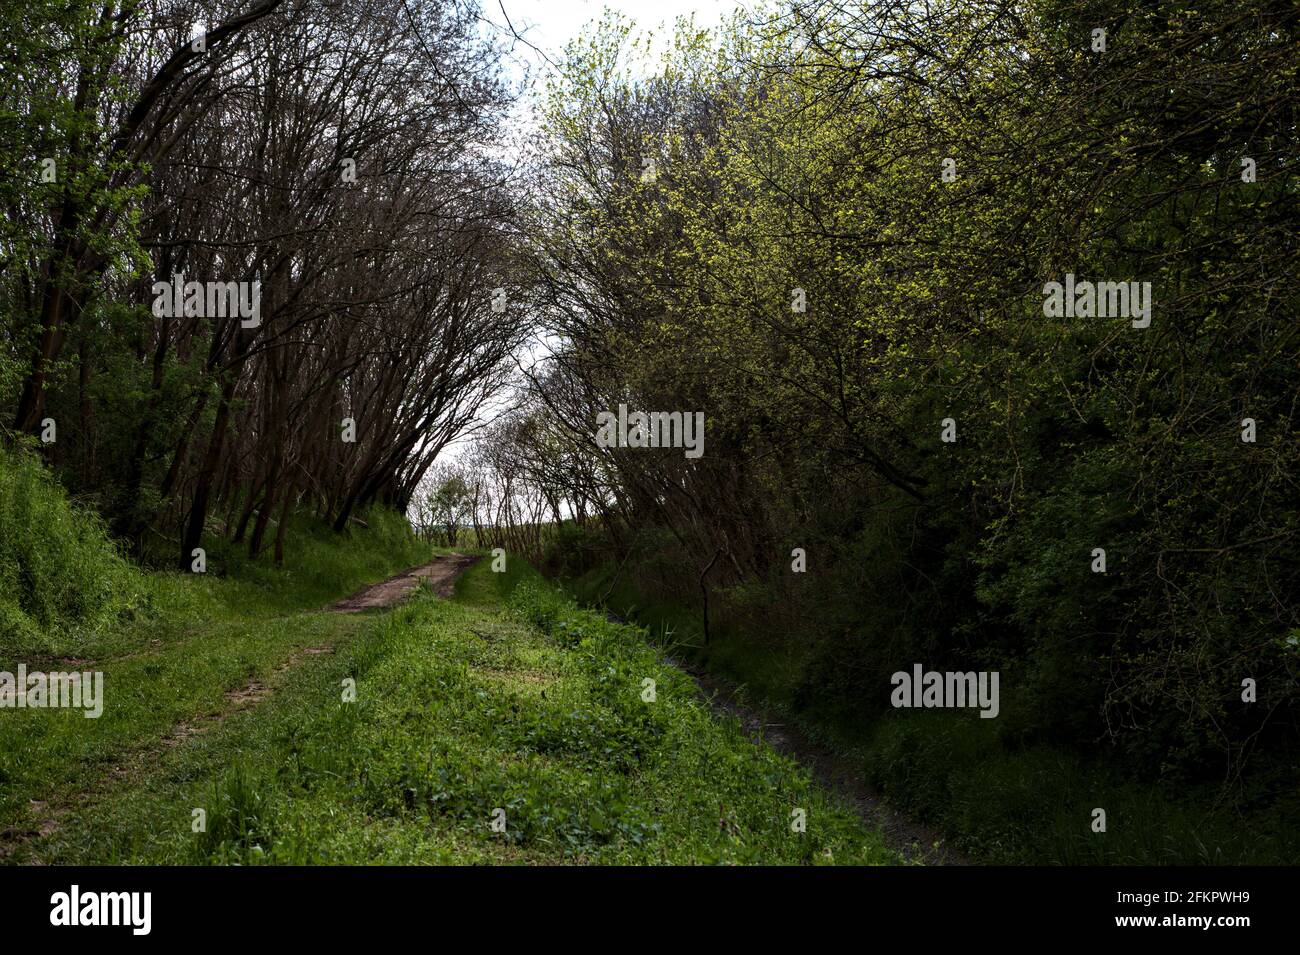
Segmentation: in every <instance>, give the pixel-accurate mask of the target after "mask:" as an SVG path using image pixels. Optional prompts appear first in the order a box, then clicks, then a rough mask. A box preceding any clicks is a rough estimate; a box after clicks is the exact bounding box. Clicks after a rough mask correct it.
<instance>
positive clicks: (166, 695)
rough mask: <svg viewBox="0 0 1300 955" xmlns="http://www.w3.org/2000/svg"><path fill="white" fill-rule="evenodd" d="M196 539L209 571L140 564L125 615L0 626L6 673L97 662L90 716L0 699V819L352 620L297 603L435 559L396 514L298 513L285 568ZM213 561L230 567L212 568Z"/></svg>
mask: <svg viewBox="0 0 1300 955" xmlns="http://www.w3.org/2000/svg"><path fill="white" fill-rule="evenodd" d="M205 543H206V544H207V546H208V547H209V552H210V554H212V555H213V557H214V561H213V563H212V564H210V567H211V569H212V570H213V572H212V573H209V574H207V575H204V576H198V575H187V574H181V573H177V572H171V571H168V572H155V573H137V574H135V579H134V584H135V586H136V587H137V588H138V591H137V593H136V599H135V600H134V603H135V604H136V605H138V606H140V607H143V608H146V609H145V610H144V611H143V612H141V613H138V614H137V615H136V619H134V620H131V621H120V622H119V624H118V625H117V626H110V625H100V626H99V627H97V628H94V629H91V628H84V629H81V628H67V629H56V630H52V631H50V632H48V633H46V634H42V635H39V636H38V637H36V638H34V639H35V640H39V643H37V644H36V645H35V646H33V645H32V642H31V641H29V640H23V639H21V637H22V636H25V635H21V634H19V633H17V632H14V631H10V632H8V633H6V634H4V635H3V638H0V670H5V671H8V672H11V673H12V672H15V671H16V669H17V665H18V663H20V662H22V663H26V664H27V667H28V669H29V670H36V669H44V670H51V671H54V670H57V671H68V670H78V671H96V670H98V671H102V672H103V673H104V712H103V715H102V716H100V717H99V718H98V719H87V718H86V717H85V716H84V715H83V714H82V713H81V712H79V711H72V710H58V709H46V710H35V709H5V710H0V831H3V830H5V829H6V828H8V827H9V826H13V825H18V826H19V827H20V828H21V827H23V826H24V825H25V824H26V820H27V817H28V804H29V801H30V800H40V801H44V802H50V803H52V804H55V805H60V804H62V803H64V802H66V801H67V800H68V798H70V797H71V796H72V795H73V794H75V793H76V792H77V791H78V790H79V789H80V788H81V787H83V786H85V785H86V784H87V783H89V782H91V781H93V780H95V779H96V778H98V777H99V776H100V775H102V774H103V773H104V772H105V771H106V770H107V769H108V768H109V767H111V766H113V765H116V764H117V763H119V762H120V761H122V760H123V759H124V758H126V757H127V756H128V755H129V754H131V753H133V752H135V751H137V750H139V749H140V748H141V747H142V746H145V745H146V744H148V743H149V742H151V741H154V740H157V739H158V738H159V737H160V736H162V735H163V734H164V733H166V732H167V731H168V730H169V729H171V728H172V727H173V726H175V725H176V724H178V723H180V722H182V721H185V720H191V719H195V718H198V717H201V716H203V715H205V714H212V713H216V712H219V711H220V710H222V709H223V708H225V707H227V706H228V705H229V704H228V702H227V700H226V693H227V692H228V691H235V690H238V689H240V688H242V687H244V686H246V685H247V684H248V683H249V682H250V681H251V680H258V681H261V682H263V683H267V684H271V683H274V682H275V679H276V676H277V674H276V667H277V666H279V665H280V664H281V663H282V662H283V661H284V660H285V659H287V658H288V657H289V656H290V655H291V654H293V653H294V652H295V651H296V650H299V649H300V648H302V647H309V646H322V645H326V644H330V643H333V642H335V641H337V640H338V639H340V638H342V637H343V636H344V635H346V634H347V633H348V632H350V631H351V630H352V629H354V628H355V626H356V621H355V618H351V617H339V616H331V615H327V614H321V613H302V612H300V611H303V610H304V608H313V609H317V608H320V607H322V606H324V605H325V604H326V603H328V602H329V601H331V600H334V599H337V598H341V597H344V596H346V595H348V594H349V593H351V592H353V591H355V590H356V589H357V588H359V587H361V586H362V585H364V584H365V583H367V582H370V581H373V580H377V579H382V578H384V577H386V576H388V575H389V574H392V573H395V572H396V571H398V570H401V569H403V568H405V567H409V566H411V565H412V564H415V563H418V562H420V561H423V560H427V559H428V558H429V557H430V550H429V548H428V547H426V546H424V545H422V544H419V543H417V542H416V541H414V540H413V539H412V538H410V536H409V534H407V533H406V532H405V530H404V528H403V525H402V523H401V522H400V520H398V519H396V518H395V517H392V516H388V515H383V514H380V513H376V514H374V515H373V522H372V526H371V527H370V529H368V530H356V531H354V532H352V533H350V534H349V535H348V536H347V537H345V538H342V539H338V538H333V537H332V536H331V535H330V532H329V530H328V529H327V528H324V527H322V526H320V525H319V523H318V522H315V521H312V520H309V519H305V518H303V519H298V520H297V521H296V522H295V527H294V532H293V539H292V541H291V545H292V546H291V547H290V550H289V559H288V561H287V564H286V566H285V567H284V568H282V569H276V568H273V567H271V566H268V565H267V564H266V563H265V562H263V563H250V562H246V561H244V560H243V559H241V558H240V557H239V556H238V554H237V552H235V551H234V550H229V551H228V550H227V548H226V546H225V545H223V544H221V543H220V542H214V541H209V542H205ZM222 569H227V570H231V571H234V572H236V573H237V574H238V576H229V577H222V576H218V572H219V571H220V570H222ZM51 650H53V651H54V655H52V654H51V652H50V651H51Z"/></svg>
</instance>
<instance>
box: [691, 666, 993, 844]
mask: <svg viewBox="0 0 1300 955" xmlns="http://www.w3.org/2000/svg"><path fill="white" fill-rule="evenodd" d="M668 662H669V663H671V664H672V665H673V666H675V667H677V668H678V669H679V670H682V671H683V672H685V673H687V674H689V675H690V677H691V678H692V679H693V680H695V684H696V685H697V686H698V687H699V688H700V692H701V693H703V694H704V696H705V697H706V698H707V699H708V701H709V705H710V706H712V707H713V709H714V710H715V711H718V712H721V713H726V714H729V715H731V716H735V717H737V718H738V719H739V720H740V722H741V725H743V726H744V728H745V732H746V733H748V734H749V736H750V738H751V739H753V740H754V741H755V742H763V743H766V744H767V745H768V746H771V747H772V748H773V749H774V750H776V751H777V752H778V753H781V754H783V755H786V756H789V757H791V758H792V759H794V760H796V761H797V762H798V763H800V764H801V765H803V766H805V767H807V768H808V769H809V770H810V771H811V772H812V774H813V778H815V779H816V780H818V781H819V782H820V783H822V784H823V785H825V786H827V787H829V788H831V789H833V790H835V791H836V792H838V793H840V795H842V796H844V797H845V798H847V799H848V800H849V801H850V802H851V803H852V804H853V806H854V808H856V809H857V811H858V815H859V816H861V817H862V819H863V820H864V821H865V822H867V823H868V824H870V825H871V826H873V827H875V828H878V829H879V830H880V834H881V836H883V837H884V840H885V843H886V844H887V845H888V846H889V847H890V848H891V849H893V850H895V851H896V852H898V853H900V854H902V856H903V857H904V858H905V859H907V860H909V861H917V862H922V863H924V864H925V865H973V863H972V862H971V861H970V860H969V859H966V858H964V857H963V856H961V855H959V854H958V853H956V852H954V851H953V850H951V849H949V848H947V847H946V846H944V845H943V844H942V842H941V841H940V840H941V837H940V836H939V834H938V833H936V832H934V831H933V830H932V829H928V828H926V827H925V826H922V825H919V824H918V823H915V822H912V821H911V820H910V819H908V818H907V817H905V816H903V815H901V814H899V813H898V812H896V811H895V810H893V809H891V808H890V807H889V806H887V805H886V804H885V802H884V801H883V800H882V799H881V798H880V795H879V794H878V793H876V792H875V791H874V790H872V789H871V787H869V786H868V785H867V784H866V782H865V780H863V778H862V772H861V769H860V767H859V766H858V765H857V764H856V761H855V760H853V759H850V758H849V757H846V756H844V755H842V754H840V753H837V752H835V751H834V750H832V749H831V748H830V747H828V746H825V745H823V744H821V743H818V742H816V741H815V740H813V739H811V738H810V737H808V735H807V734H805V733H803V732H801V731H800V730H799V729H798V728H797V727H794V726H791V725H789V724H786V723H780V722H777V721H776V720H775V718H774V717H773V716H772V715H771V714H769V713H764V712H763V711H762V710H759V709H756V708H754V707H751V706H748V705H745V704H742V703H738V702H737V701H736V687H735V686H734V685H732V684H731V683H728V682H727V681H725V680H722V679H719V678H718V677H715V676H713V675H712V674H709V673H706V672H704V671H703V670H700V669H698V668H696V667H693V666H691V665H690V664H686V663H683V662H681V661H680V660H673V659H669V660H668Z"/></svg>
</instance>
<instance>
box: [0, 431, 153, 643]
mask: <svg viewBox="0 0 1300 955" xmlns="http://www.w3.org/2000/svg"><path fill="white" fill-rule="evenodd" d="M142 584H143V581H142V580H141V578H140V575H139V574H138V573H137V572H136V571H135V570H134V569H133V568H132V567H131V566H130V565H129V564H128V563H127V561H126V560H124V559H123V558H122V557H121V556H120V555H119V554H118V552H117V549H116V548H115V547H114V546H113V544H112V543H110V542H109V540H108V538H107V537H106V536H105V534H104V528H103V524H102V522H101V521H100V520H99V518H98V517H97V516H96V515H95V514H94V513H93V512H91V511H87V510H85V509H84V508H80V507H77V506H76V505H74V504H73V503H72V502H70V501H69V500H68V496H67V494H66V492H65V491H64V490H63V489H62V488H61V487H60V486H59V485H58V484H57V483H56V482H55V481H54V480H53V479H52V478H51V476H50V474H49V472H48V471H46V470H45V469H44V468H43V467H42V466H41V463H40V460H39V459H38V458H37V457H36V456H35V455H34V454H33V453H30V452H28V451H23V450H8V449H3V448H0V633H3V637H2V638H0V653H4V654H6V655H7V654H8V653H12V652H13V651H14V650H16V649H17V648H23V649H26V650H33V651H37V652H42V651H45V652H49V651H50V650H52V649H53V648H55V647H61V646H64V645H65V644H67V643H69V642H71V643H72V644H73V645H78V644H84V641H85V639H86V635H87V634H89V633H92V632H93V631H95V630H96V629H98V628H99V627H102V626H103V625H105V624H106V623H109V622H111V621H114V620H115V619H116V618H117V617H118V616H119V615H121V614H130V613H134V612H136V611H139V610H142V609H144V608H145V607H146V606H147V601H146V599H145V597H144V588H143V586H142Z"/></svg>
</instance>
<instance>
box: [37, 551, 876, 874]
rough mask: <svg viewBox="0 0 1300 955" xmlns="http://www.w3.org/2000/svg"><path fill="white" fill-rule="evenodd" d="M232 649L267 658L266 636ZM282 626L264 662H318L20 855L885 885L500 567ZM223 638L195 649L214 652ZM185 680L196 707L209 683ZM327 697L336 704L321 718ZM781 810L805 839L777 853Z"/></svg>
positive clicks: (679, 705)
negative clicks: (766, 877) (854, 880)
mask: <svg viewBox="0 0 1300 955" xmlns="http://www.w3.org/2000/svg"><path fill="white" fill-rule="evenodd" d="M521 581H522V582H523V586H522V587H518V589H516V587H517V585H518V584H519V583H520V582H521ZM512 593H513V594H514V596H513V597H512V598H511V597H509V595H511V594H512ZM507 600H509V602H510V603H511V607H509V608H507V607H505V606H503V603H504V602H506V601H507ZM242 626H244V627H246V628H247V629H248V630H250V631H254V632H256V634H257V636H258V637H259V638H260V639H261V640H266V639H267V637H268V636H272V634H269V633H268V628H267V626H266V621H265V620H262V621H258V620H256V619H253V620H249V621H246V622H245V623H244V624H243V625H242ZM281 626H282V627H283V628H285V629H284V631H283V633H282V634H281V635H280V636H279V637H275V636H272V640H271V642H273V643H275V644H276V645H277V646H278V648H279V649H278V650H277V651H276V654H275V657H276V659H280V658H283V656H284V655H285V653H286V651H288V650H289V648H290V647H291V646H294V645H301V644H303V643H319V642H322V640H324V639H327V638H330V637H333V638H336V639H337V640H338V641H339V642H338V643H337V652H335V653H332V654H320V655H314V656H310V657H304V658H302V660H301V662H300V664H299V665H297V666H295V667H292V668H290V669H287V670H285V671H283V672H282V673H278V674H276V673H275V671H274V670H273V669H272V670H271V671H270V672H271V675H273V676H274V682H275V683H276V686H277V690H276V692H275V694H274V695H273V696H271V697H270V698H269V699H267V700H265V701H264V702H262V703H261V704H260V705H258V706H257V707H256V708H255V709H248V710H243V711H239V712H236V713H234V714H233V715H231V716H229V717H228V718H227V719H225V720H223V721H221V722H220V723H215V724H212V725H211V726H210V727H209V728H208V729H207V730H206V732H204V733H202V734H200V735H197V736H195V737H192V738H191V739H189V740H188V741H186V742H185V743H184V744H183V745H179V746H173V747H168V746H155V747H153V748H152V749H151V750H150V751H149V752H148V753H147V756H146V758H141V759H136V760H134V761H132V762H129V763H128V764H127V766H128V768H127V770H126V771H124V772H122V773H120V774H118V775H117V776H116V777H111V778H109V779H107V780H101V781H100V782H98V783H95V784H93V792H92V793H91V794H90V796H89V798H87V799H85V800H84V801H83V804H82V805H80V806H78V807H74V809H73V811H72V812H71V813H70V814H69V815H68V816H67V817H66V818H65V820H64V822H63V824H62V825H61V826H60V827H59V829H58V830H57V831H55V832H54V833H53V834H51V835H50V836H48V837H47V838H45V839H42V840H39V841H37V842H34V843H32V844H31V845H30V846H28V847H27V850H26V851H28V852H34V853H35V854H36V855H37V856H38V857H39V858H40V859H42V860H43V861H49V862H66V863H90V862H101V863H114V862H132V863H207V862H217V863H220V862H240V863H256V862H274V863H321V862H339V863H354V862H355V863H359V862H385V863H429V862H436V863H476V862H525V863H552V862H598V863H660V862H675V863H687V862H764V863H783V862H784V863H803V862H816V863H821V862H839V863H880V862H892V861H895V859H894V857H893V856H892V854H890V853H889V852H888V851H887V850H885V849H883V848H882V847H881V843H880V841H879V839H878V837H877V836H876V834H875V833H874V832H871V831H869V830H867V829H865V828H864V827H863V826H862V824H861V823H860V822H859V820H858V819H857V818H856V816H855V815H854V814H853V813H852V812H851V811H849V810H848V809H846V808H844V807H842V806H840V805H838V804H837V803H836V802H835V801H834V800H833V798H832V797H829V796H827V795H826V794H825V793H824V792H823V791H821V790H820V789H818V788H817V787H815V786H814V785H813V784H812V783H811V782H810V781H809V779H808V778H807V776H806V774H804V773H803V771H802V770H800V769H799V768H798V767H796V766H795V765H794V764H793V763H791V762H789V761H788V760H785V759H784V758H782V757H780V756H777V755H776V754H774V753H773V752H771V751H770V750H768V749H767V748H766V747H761V746H756V745H754V744H752V743H751V742H750V741H749V740H747V739H746V738H745V737H744V736H743V734H742V733H741V731H740V729H739V726H738V724H736V723H734V721H733V722H730V723H721V722H718V721H717V720H716V719H715V718H714V717H713V716H712V715H711V713H710V712H709V710H708V707H707V706H706V705H705V704H704V703H703V702H702V701H700V700H699V699H698V697H697V695H696V693H695V690H694V686H693V684H692V683H691V682H690V681H689V680H688V679H687V678H686V677H684V676H683V675H681V674H680V673H679V672H677V671H676V670H674V669H672V668H670V667H667V666H665V665H664V664H662V663H660V662H658V660H657V658H656V655H655V653H654V652H653V651H652V650H650V649H649V648H648V647H647V645H646V643H645V640H644V637H643V634H641V633H639V632H637V631H635V630H633V629H632V628H627V627H620V626H616V625H613V624H609V623H608V622H606V621H605V620H604V619H603V618H601V617H599V616H597V615H594V614H591V613H588V612H583V611H578V610H576V609H575V608H573V607H571V606H567V607H566V606H565V605H563V604H562V603H561V602H560V601H559V598H558V595H557V594H556V593H555V592H554V591H551V590H550V589H549V588H547V587H545V586H544V585H542V584H540V583H539V579H538V578H537V575H536V574H535V572H533V571H532V570H531V568H528V567H527V565H525V564H523V563H522V562H521V561H512V562H511V568H510V572H509V573H507V574H494V573H492V572H491V570H490V561H482V562H480V563H479V564H477V565H476V566H475V567H473V568H471V570H470V571H469V572H468V573H467V574H466V575H465V576H464V577H463V578H462V580H461V582H460V584H459V587H458V594H457V599H456V601H455V602H446V601H440V600H435V599H433V598H432V597H429V596H420V597H417V598H416V599H415V600H413V601H412V602H411V603H409V604H408V605H406V606H404V607H401V608H399V609H397V610H394V611H389V612H385V613H372V614H365V615H359V616H354V617H347V618H338V617H335V618H331V619H325V618H323V617H322V615H319V614H310V613H308V614H301V615H298V616H295V617H291V618H288V619H286V620H284V621H281ZM339 626H342V627H345V628H346V629H350V633H347V634H345V633H344V631H342V630H339V629H338V627H339ZM238 627H239V625H236V624H233V623H232V624H230V627H229V629H227V630H220V631H208V632H206V633H205V634H204V635H203V637H202V639H200V640H198V641H197V642H198V644H201V645H209V646H224V645H228V644H230V642H231V641H232V639H235V640H237V639H238V638H237V636H236V634H237V633H238V632H239V630H238ZM344 636H346V639H341V638H343V637H344ZM247 652H249V650H248V648H247V647H243V649H242V650H241V653H247ZM236 655H238V654H236ZM268 663H269V661H268ZM186 678H187V679H188V680H192V681H193V682H194V685H195V686H196V687H198V686H203V687H206V689H204V690H203V691H201V693H200V695H201V696H203V697H204V698H207V699H215V698H216V696H218V695H219V693H220V688H221V687H222V686H228V685H229V682H230V681H229V680H225V679H221V678H218V677H217V676H216V674H212V673H205V672H199V673H188V674H187V677H186ZM346 678H352V679H355V681H356V692H357V699H356V702H352V703H345V702H343V701H342V699H341V697H342V689H341V688H342V685H343V681H344V679H346ZM647 678H649V679H653V680H655V681H656V684H657V699H656V701H655V702H653V703H647V702H643V701H642V698H641V693H642V686H643V684H642V681H643V680H644V679H647ZM170 680H171V675H169V674H167V673H165V672H160V673H158V674H156V675H155V680H154V681H153V682H152V683H151V684H150V687H163V686H166V685H169V683H170ZM236 682H238V679H236ZM118 685H119V686H120V683H119V684H118ZM141 689H142V690H143V689H145V688H144V687H141ZM123 692H125V691H123V690H121V689H119V693H123ZM119 698H120V697H119ZM141 705H142V706H145V704H144V702H143V701H142V704H141ZM155 705H156V703H149V704H148V706H145V708H149V707H152V706H155ZM177 712H179V709H177V710H175V711H172V712H169V713H168V714H167V715H166V716H162V717H158V718H155V719H152V721H151V722H150V726H151V728H152V730H154V731H157V729H158V727H159V726H160V725H162V724H165V723H166V722H167V721H168V720H169V719H171V718H172V717H174V716H175V715H176V713H177ZM78 719H80V717H78ZM105 719H107V714H106V716H105ZM82 722H85V723H93V722H95V721H90V720H82ZM79 728H80V727H78V729H79ZM141 728H143V725H142V726H141ZM69 782H70V781H69V780H64V783H65V784H67V783H69ZM83 785H84V782H83ZM197 807H202V808H204V809H205V810H206V812H207V827H206V831H205V832H203V833H197V834H196V833H194V832H192V831H191V830H192V827H191V819H192V811H193V809H194V808H197ZM498 807H499V808H503V809H504V810H505V813H506V817H505V818H506V832H505V833H495V832H493V831H492V830H491V827H490V819H491V815H492V812H493V810H494V809H496V808H498ZM795 808H803V809H805V810H806V811H807V819H808V827H807V829H808V831H807V833H806V834H802V835H800V834H796V833H794V832H792V831H791V828H790V819H791V812H792V810H793V809H795Z"/></svg>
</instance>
